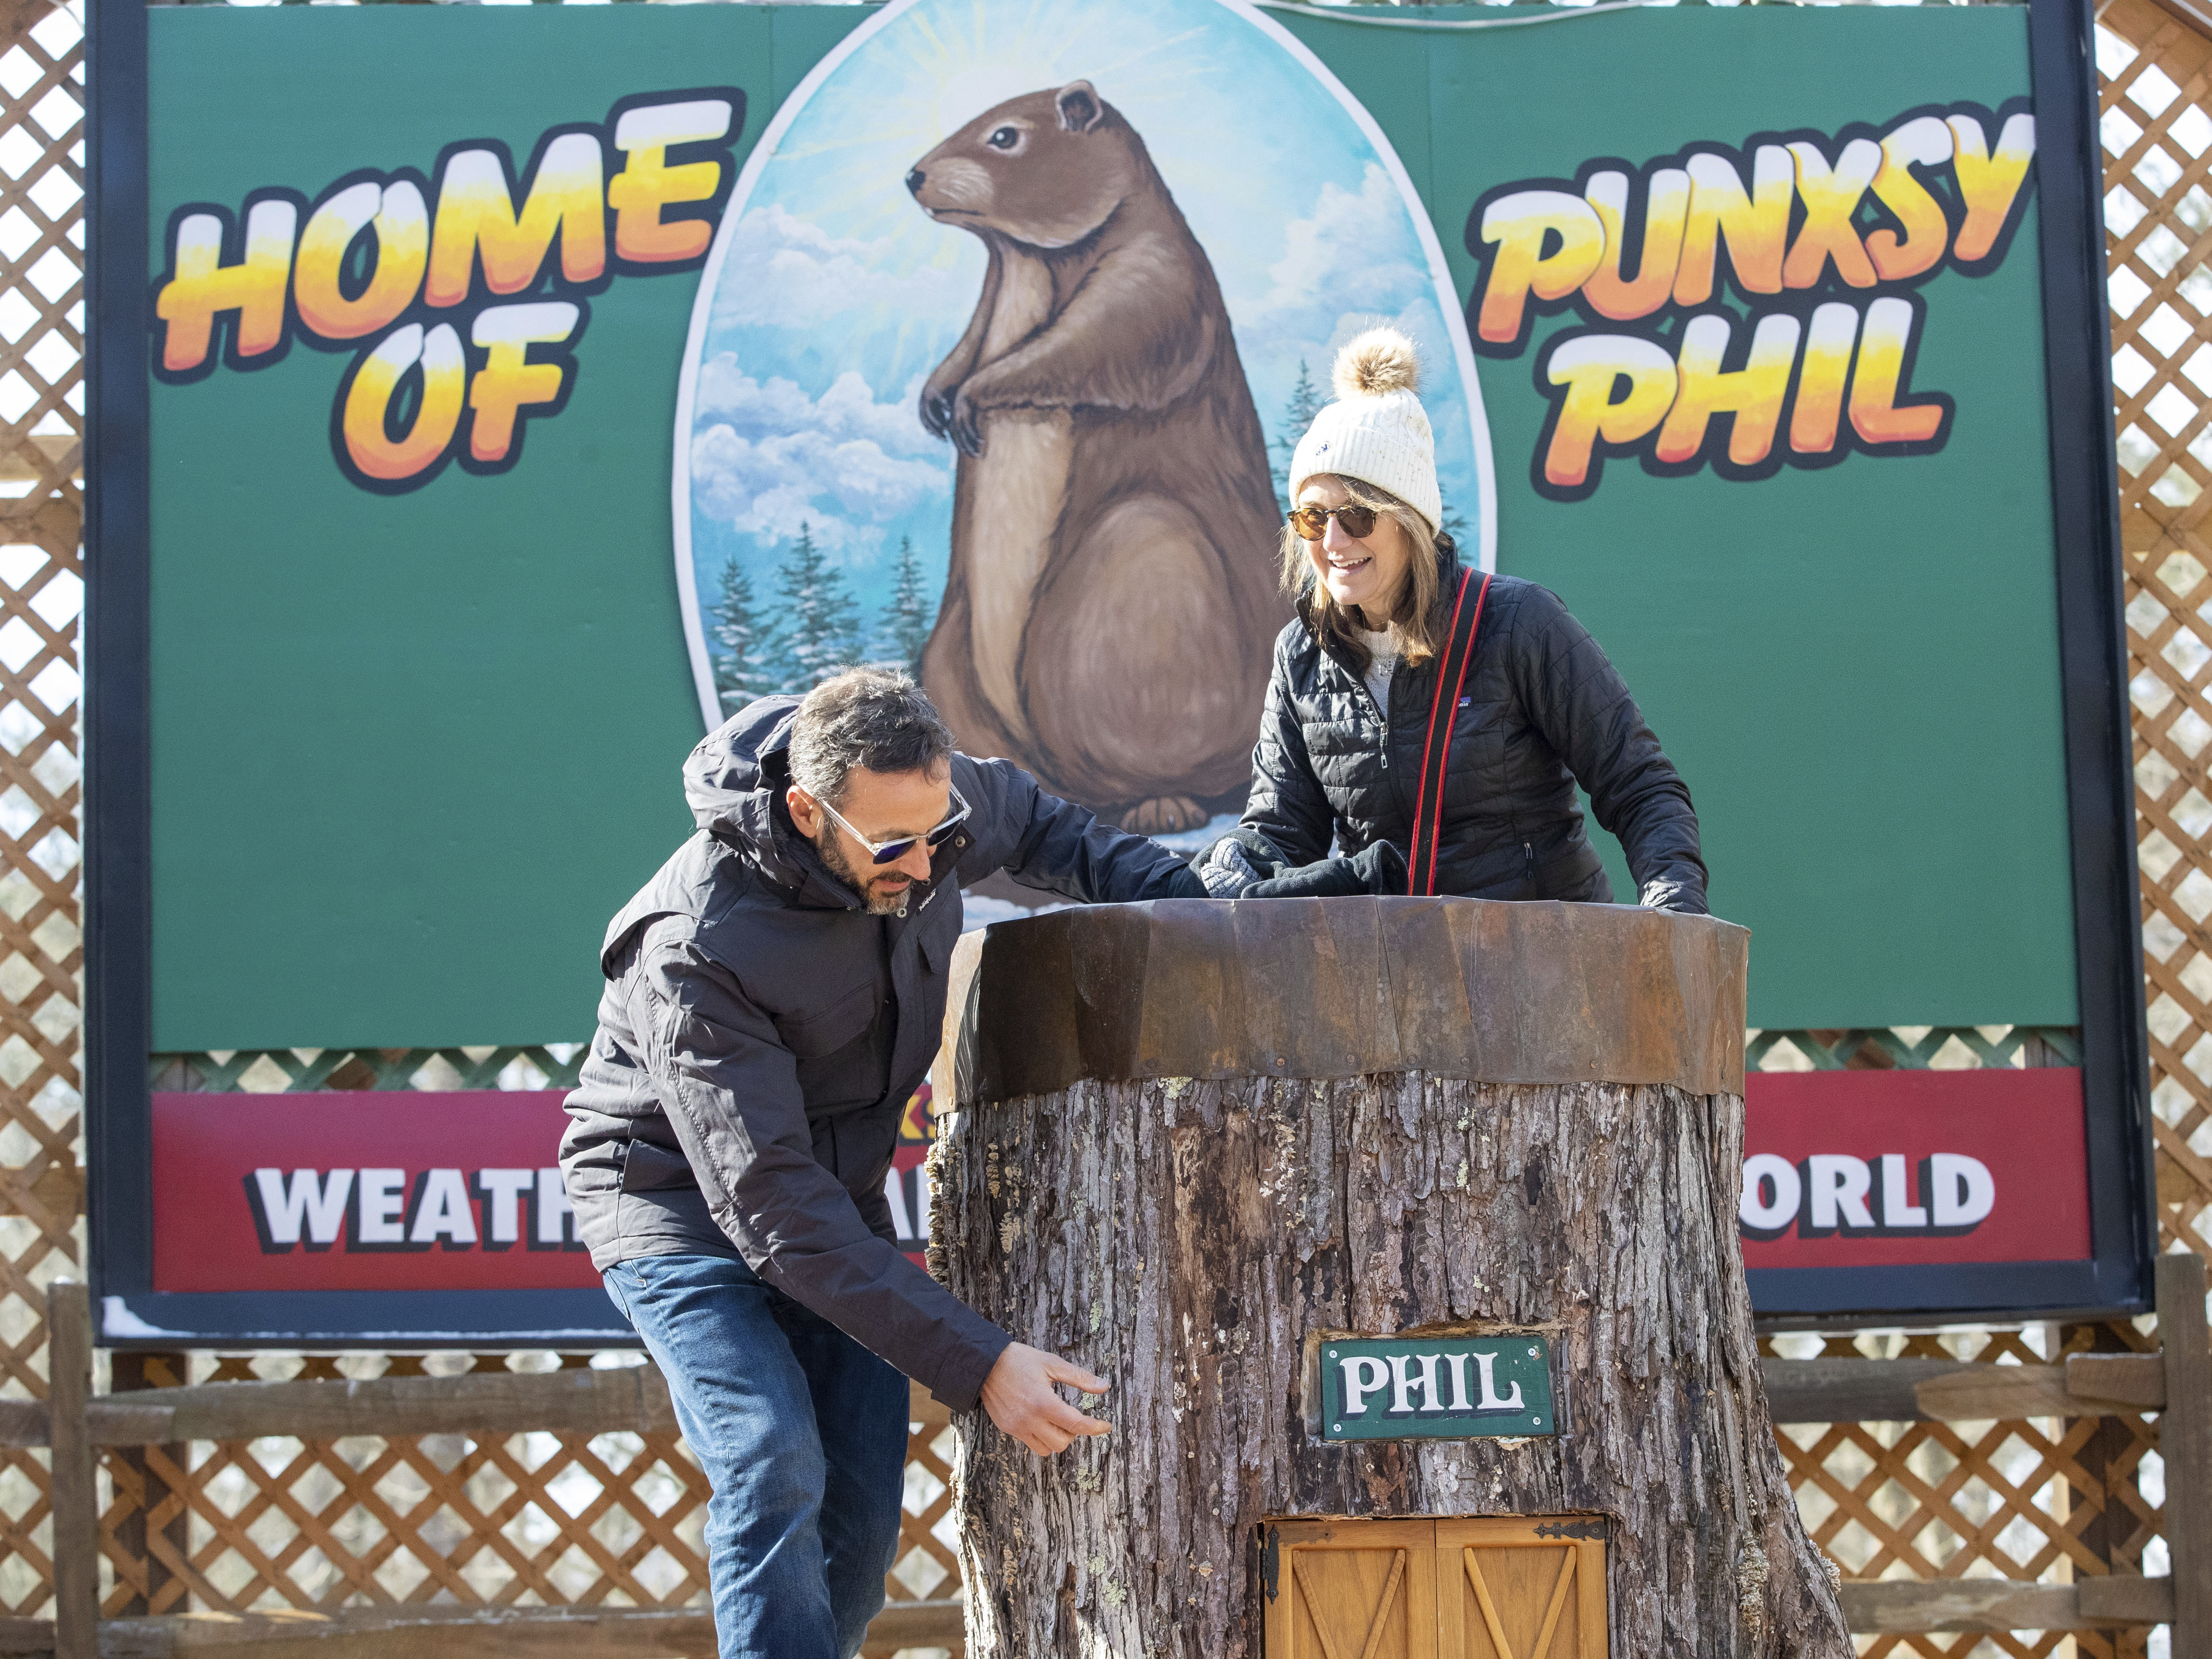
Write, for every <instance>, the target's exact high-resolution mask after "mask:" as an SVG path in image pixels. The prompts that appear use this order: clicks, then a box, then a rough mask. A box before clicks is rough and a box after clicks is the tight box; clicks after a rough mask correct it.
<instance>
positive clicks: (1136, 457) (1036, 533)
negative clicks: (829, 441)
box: [906, 81, 1289, 832]
mask: <svg viewBox="0 0 2212 1659" xmlns="http://www.w3.org/2000/svg"><path fill="white" fill-rule="evenodd" d="M906 182H907V188H908V189H909V190H911V191H913V192H914V196H915V200H916V201H917V202H919V203H920V204H921V207H922V209H923V210H924V211H925V212H927V214H928V215H929V216H930V217H931V218H933V219H935V220H937V221H938V222H939V223H941V224H948V225H957V226H959V227H960V228H962V229H963V230H968V231H972V232H974V233H975V234H976V235H977V236H979V237H981V239H982V241H983V245H984V246H985V247H986V248H987V249H988V250H989V252H990V264H989V267H988V269H987V271H986V273H985V275H984V277H983V291H982V295H981V298H980V299H979V300H978V301H976V305H975V316H974V317H973V318H972V319H970V320H969V325H968V331H967V332H966V333H965V334H964V335H963V336H962V337H961V340H960V343H959V344H958V345H957V346H955V347H954V348H953V349H952V354H951V356H948V357H947V358H946V359H945V361H944V362H943V363H941V364H940V365H939V367H938V369H937V372H936V373H935V374H933V375H931V376H930V377H929V382H928V384H927V386H925V387H924V388H923V391H922V398H921V419H922V422H923V424H924V425H925V426H927V428H929V430H930V431H932V432H933V433H935V434H936V435H938V436H939V437H949V438H951V441H952V442H953V443H954V445H955V446H956V447H957V448H958V450H959V459H958V462H957V477H956V482H955V486H954V490H953V507H952V559H951V570H950V572H949V574H948V577H947V580H946V583H945V600H944V604H943V606H942V608H941V610H940V611H939V617H938V623H937V627H936V630H935V631H934V632H933V633H932V634H931V635H930V638H929V645H928V648H927V651H926V652H925V653H924V654H923V657H922V680H923V684H925V685H926V686H927V689H928V691H929V695H930V696H931V697H932V699H933V700H934V701H935V702H936V704H937V707H938V708H939V710H940V711H941V712H942V713H943V714H944V715H945V719H946V720H947V721H948V722H949V723H950V724H951V727H952V731H953V733H954V735H955V736H956V737H957V739H958V741H959V743H960V746H961V747H962V748H963V750H969V752H971V753H975V754H979V755H1004V756H1006V757H1009V758H1010V759H1012V760H1015V761H1018V763H1021V764H1022V765H1024V766H1025V767H1027V768H1028V769H1030V771H1032V772H1034V773H1035V774H1036V775H1037V776H1038V778H1040V779H1041V780H1042V781H1044V783H1045V784H1046V785H1047V786H1048V787H1050V788H1052V789H1054V790H1055V791H1057V792H1059V793H1063V794H1066V795H1067V796H1068V797H1070V798H1071V799H1075V800H1079V801H1081V802H1083V803H1084V804H1085V805H1089V806H1091V807H1093V808H1096V809H1097V810H1099V811H1105V812H1109V813H1110V814H1112V815H1113V816H1115V817H1119V818H1120V819H1121V821H1122V822H1123V823H1126V824H1127V825H1128V826H1129V827H1130V828H1131V829H1138V830H1140V831H1146V832H1165V831H1170V830H1175V829H1193V828H1196V827H1197V826H1198V825H1199V824H1200V823H1204V822H1205V813H1204V811H1202V810H1201V808H1200V801H1203V800H1206V799H1216V800H1218V799H1219V798H1221V797H1223V796H1231V795H1235V794H1237V793H1239V792H1241V791H1242V790H1243V787H1244V786H1245V785H1246V783H1247V782H1248V781H1249V775H1250V769H1251V753H1252V742H1253V738H1254V736H1255V733H1256V732H1257V731H1258V730H1259V721H1260V704H1261V697H1262V696H1263V694H1264V693H1265V691H1266V689H1267V663H1268V653H1269V650H1270V647H1272V644H1273V639H1274V636H1275V634H1276V632H1277V630H1278V629H1280V627H1281V626H1282V623H1283V621H1284V618H1285V617H1286V616H1287V615H1288V614H1289V612H1288V608H1287V605H1285V601H1284V600H1283V599H1281V598H1280V597H1279V594H1278V592H1277V589H1276V581H1275V555H1274V544H1275V532H1274V524H1275V520H1276V517H1277V507H1276V503H1275V499H1274V488H1273V481H1272V479H1271V477H1270V476H1269V474H1268V470H1267V443H1266V439H1265V437H1264V436H1263V435H1262V434H1261V429H1260V417H1259V415H1258V414H1257V412H1256V411H1255V410H1254V409H1253V406H1252V393H1251V391H1250V388H1249V387H1248V386H1246V385H1245V381H1244V369H1243V364H1242V363H1240V362H1238V361H1237V344H1236V342H1235V340H1234V339H1233V338H1232V337H1231V334H1230V325H1229V313H1228V311H1227V309H1226V307H1224V306H1223V304H1222V301H1221V289H1220V286H1219V284H1218V283H1216V282H1215V280H1214V276H1213V267H1212V264H1209V263H1208V262H1207V260H1206V252H1205V250H1204V249H1202V248H1201V247H1200V246H1199V245H1198V239H1197V238H1196V237H1194V236H1193V235H1192V234H1191V232H1190V227H1189V226H1188V225H1187V224H1185V223H1184V222H1183V216H1182V213H1181V212H1180V211H1178V210H1177V209H1176V204H1175V199H1174V197H1171V196H1170V194H1169V193H1168V187H1167V185H1166V184H1165V183H1164V182H1163V181H1162V179H1161V178H1160V175H1159V173H1158V171H1157V170H1156V169H1155V168H1154V167H1153V166H1152V157H1151V155H1149V154H1147V153H1146V149H1145V143H1144V140H1143V139H1141V138H1139V137H1138V136H1137V134H1136V132H1135V131H1134V130H1133V129H1132V128H1131V127H1130V125H1129V124H1128V123H1127V121H1125V120H1123V119H1122V118H1121V115H1120V113H1119V112H1117V111H1115V108H1114V106H1112V105H1110V104H1109V103H1107V102H1106V101H1105V100H1103V99H1102V98H1100V97H1099V95H1098V94H1097V92H1096V91H1095V90H1094V89H1093V88H1092V87H1091V83H1090V82H1087V81H1075V82H1070V83H1069V84H1068V85H1066V86H1064V87H1062V88H1060V89H1059V90H1058V91H1046V92H1033V93H1030V94H1027V95H1025V96H1024V97H1020V98H1015V99H1012V100H1008V101H1007V102H1006V103H1003V104H1000V106H998V107H997V108H995V109H993V110H991V111H989V112H987V113H985V114H983V115H981V116H979V117H977V118H975V120H973V121H970V122H969V124H968V125H966V126H964V127H963V128H962V129H961V130H960V131H958V132H956V133H954V134H953V135H952V137H950V138H948V139H946V140H945V142H944V143H941V144H939V146H938V147H937V148H936V149H933V150H932V151H930V153H929V154H928V155H925V156H923V157H922V158H921V161H920V162H919V163H918V164H917V165H916V166H915V169H914V171H913V172H911V173H908V174H907V179H906Z"/></svg>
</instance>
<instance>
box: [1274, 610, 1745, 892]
mask: <svg viewBox="0 0 2212 1659" xmlns="http://www.w3.org/2000/svg"><path fill="white" fill-rule="evenodd" d="M1454 580H1456V573H1450V574H1448V575H1447V578H1446V580H1445V583H1444V592H1446V593H1447V594H1449V592H1451V591H1452V583H1453V581H1454ZM1474 580H1476V581H1478V582H1479V581H1480V580H1481V577H1480V575H1477V576H1475V577H1474ZM1472 598H1473V595H1472V593H1470V595H1469V599H1470V600H1471V599H1472ZM1306 615H1307V608H1306V606H1305V605H1304V604H1303V603H1302V604H1301V605H1300V606H1299V620H1297V621H1296V622H1293V623H1290V624H1289V625H1288V626H1287V627H1285V629H1283V632H1282V635H1281V636H1280V637H1279V638H1278V639H1277V640H1276V641H1275V665H1274V671H1273V675H1272V677H1271V678H1269V680H1268V684H1267V709H1266V712H1265V714H1262V716H1261V724H1260V741H1259V744H1258V745H1257V746H1256V747H1255V749H1254V750H1253V751H1252V795H1251V799H1250V802H1249V805H1247V806H1246V807H1245V809H1244V818H1243V823H1244V826H1245V827H1247V828H1249V829H1257V830H1258V831H1260V833H1261V834H1262V835H1264V836H1267V839H1268V840H1269V841H1271V842H1273V843H1274V844H1275V845H1276V846H1277V847H1279V848H1281V849H1282V850H1283V852H1284V854H1285V855H1286V861H1287V862H1289V863H1291V864H1304V863H1310V862H1311V861H1313V860H1316V859H1322V858H1325V857H1327V856H1328V852H1329V843H1330V842H1331V840H1332V838H1334V840H1335V841H1336V842H1338V843H1339V844H1340V846H1341V848H1342V849H1343V850H1344V851H1345V852H1346V853H1357V852H1358V851H1360V850H1361V849H1362V848H1365V847H1367V846H1369V845H1370V844H1372V843H1373V842H1376V841H1389V842H1394V843H1395V844H1396V845H1397V847H1398V848H1401V850H1404V849H1407V848H1410V847H1411V845H1412V842H1413V805H1414V799H1413V798H1414V794H1415V792H1416V791H1417V790H1418V789H1419V784H1420V766H1421V745H1422V742H1423V740H1424V738H1425V736H1426V734H1427V731H1428V723H1429V711H1430V707H1431V701H1432V699H1433V697H1434V696H1435V692H1436V676H1437V659H1433V658H1432V659H1430V660H1429V661H1428V662H1425V663H1424V664H1422V665H1420V666H1419V667H1418V668H1412V667H1408V666H1407V665H1406V664H1405V663H1403V662H1402V661H1401V663H1400V664H1399V665H1398V668H1397V671H1396V672H1395V674H1394V675H1393V676H1392V677H1391V680H1390V698H1389V704H1390V715H1389V724H1388V729H1387V731H1386V729H1385V726H1384V722H1383V718H1382V716H1381V714H1380V713H1379V712H1378V711H1377V709H1376V706H1375V699H1374V696H1372V694H1371V693H1370V692H1369V690H1368V689H1367V686H1366V684H1365V683H1364V681H1363V680H1362V679H1361V678H1360V676H1359V674H1358V671H1357V670H1356V669H1355V668H1354V667H1353V665H1352V662H1351V661H1350V660H1349V659H1347V658H1346V657H1343V656H1340V655H1338V654H1337V653H1334V652H1332V651H1328V650H1325V649H1323V647H1322V645H1321V644H1320V642H1319V641H1317V640H1316V637H1315V635H1314V632H1313V630H1312V629H1311V628H1310V625H1309V624H1308V623H1307V621H1306V620H1305V617H1306ZM1577 782H1579V783H1580V784H1581V785H1582V787H1583V788H1584V789H1586V790H1588V791H1589V797H1590V805H1592V806H1593V807H1594V808H1595V810H1596V812H1597V821H1598V823H1601V824H1602V825H1603V826H1604V827H1605V828H1606V829H1608V830H1610V831H1612V832H1613V834H1614V835H1615V836H1619V837H1620V843H1621V846H1622V848H1623V849H1624V850H1625V851H1626V853H1627V854H1628V867H1629V871H1630V873H1631V874H1632V875H1633V876H1634V877H1635V878H1636V884H1637V887H1638V896H1639V897H1640V899H1641V901H1642V902H1644V903H1645V904H1648V905H1651V906H1654V907H1656V908H1663V909H1670V910H1685V911H1691V912H1694V913H1697V914H1699V915H1702V914H1704V913H1705V863H1704V860H1702V859H1700V858H1699V854H1698V817H1697V814H1696V812H1695V811H1692V809H1691V806H1690V792H1689V790H1688V789H1687V788H1686V787H1685V786H1684V784H1683V782H1682V780H1681V777H1680V775H1679V774H1678V773H1677V772H1676V771H1675V770H1674V766H1673V764H1672V763H1670V762H1669V761H1668V758H1667V757H1666V756H1665V754H1663V753H1662V751H1661V750H1660V748H1659V740H1658V738H1656V737H1654V736H1653V735H1652V734H1651V728H1650V726H1646V725H1645V724H1644V716H1643V714H1642V713H1641V711H1639V710H1638V708H1637V707H1636V700H1635V699H1634V698H1633V697H1632V696H1629V695H1628V688H1627V686H1626V685H1625V684H1622V682H1621V678H1620V675H1619V674H1618V673H1617V672H1615V671H1614V670H1613V665H1612V663H1610V662H1608V661H1607V659H1606V655H1605V653H1604V652H1603V651H1601V650H1600V649H1599V648H1598V644H1597V641H1595V640H1594V639H1592V638H1591V637H1590V636H1589V631H1588V630H1587V629H1584V628H1583V625H1582V624H1581V623H1578V622H1577V621H1576V620H1575V619H1574V617H1571V615H1569V614H1568V612H1567V608H1566V606H1565V605H1562V604H1561V603H1560V602H1559V596H1558V595H1557V594H1554V593H1553V592H1550V591H1549V590H1548V589H1546V588H1542V587H1539V586H1537V585H1536V584H1535V583H1534V582H1530V581H1523V580H1521V579H1519V578H1518V577H1515V576H1498V577H1497V578H1495V579H1494V580H1492V582H1491V585H1490V593H1489V597H1488V599H1487V600H1486V602H1485V604H1484V606H1483V612H1482V626H1481V629H1480V632H1479V633H1478V634H1477V635H1476V638H1475V646H1474V664H1473V665H1472V667H1470V668H1469V670H1468V676H1467V683H1466V685H1465V687H1464V688H1463V689H1462V692H1461V695H1460V706H1459V710H1458V719H1457V720H1456V722H1455V724H1454V726H1453V728H1452V744H1451V760H1450V764H1449V770H1448V771H1447V772H1446V774H1445V779H1444V800H1443V835H1442V838H1441V839H1442V842H1443V847H1442V853H1441V856H1440V858H1439V860H1438V863H1437V890H1438V891H1439V892H1445V893H1457V894H1463V895H1466V896H1469V897H1472V898H1487V899H1571V900H1581V901H1585V902H1596V903H1607V902H1611V901H1612V898H1613V886H1612V884H1611V883H1610V882H1609V881H1607V879H1606V874H1605V867H1604V866H1603V865H1601V863H1600V862H1599V861H1598V856H1597V854H1596V852H1595V849H1593V848H1591V846H1590V844H1589V838H1588V837H1587V836H1584V835H1583V815H1582V809H1581V807H1580V806H1579V805H1577V803H1576V799H1575V785H1576V784H1577Z"/></svg>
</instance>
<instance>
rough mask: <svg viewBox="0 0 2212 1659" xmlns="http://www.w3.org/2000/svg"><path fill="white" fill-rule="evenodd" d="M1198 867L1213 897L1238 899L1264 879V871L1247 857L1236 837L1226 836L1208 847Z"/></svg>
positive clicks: (1201, 877) (1200, 876)
mask: <svg viewBox="0 0 2212 1659" xmlns="http://www.w3.org/2000/svg"><path fill="white" fill-rule="evenodd" d="M1195 867H1196V869H1197V871H1198V878H1199V879H1200V881H1202V882H1204V883H1205V884H1206V893H1207V895H1208V896H1211V897H1213V898H1235V897H1237V896H1238V895H1239V894H1240V893H1242V892H1243V890H1245V889H1246V888H1247V887H1249V886H1251V885H1252V884H1253V883H1255V882H1256V881H1258V880H1259V879H1260V872H1258V871H1257V870H1255V869H1254V868H1253V867H1252V860H1249V859H1248V858H1246V857H1245V856H1244V849H1243V847H1241V846H1239V845H1238V844H1237V838H1236V836H1223V837H1222V838H1221V839H1220V840H1219V841H1217V842H1214V843H1213V845H1212V846H1211V847H1209V848H1206V851H1205V853H1204V854H1201V855H1200V860H1199V863H1198V864H1197V866H1195Z"/></svg>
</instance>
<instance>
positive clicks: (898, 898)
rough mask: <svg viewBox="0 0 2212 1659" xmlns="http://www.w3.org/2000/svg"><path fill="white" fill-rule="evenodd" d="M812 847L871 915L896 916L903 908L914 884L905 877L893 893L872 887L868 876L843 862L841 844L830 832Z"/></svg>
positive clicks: (834, 834) (843, 848)
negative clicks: (858, 896) (856, 894)
mask: <svg viewBox="0 0 2212 1659" xmlns="http://www.w3.org/2000/svg"><path fill="white" fill-rule="evenodd" d="M815 850H816V851H817V852H818V853H820V854H822V862H823V863H824V864H826V865H828V866H829V873H830V874H831V875H833V876H835V877H836V878H837V879H838V880H840V881H842V882H843V883H844V884H846V885H847V886H848V887H849V888H851V889H852V890H854V892H856V893H858V894H859V895H860V902H861V903H863V904H865V905H866V906H867V908H868V914H869V915H872V916H895V915H897V914H898V913H899V912H900V911H901V910H902V909H904V908H906V902H907V900H908V897H909V896H911V895H912V894H913V892H914V890H915V886H916V885H917V884H916V883H915V880H914V879H913V878H911V877H908V878H907V880H906V881H905V882H904V883H902V884H901V885H900V887H899V889H898V890H897V891H896V892H888V893H887V892H883V891H880V890H871V889H870V887H869V885H868V883H869V878H868V877H867V876H866V875H864V874H863V873H861V872H860V871H858V870H856V869H854V867H853V866H852V865H851V864H850V863H849V862H848V861H847V860H846V857H845V846H844V843H843V842H842V841H840V840H839V839H838V838H837V836H836V833H835V832H834V831H832V832H831V833H830V834H829V835H827V836H823V839H822V840H820V841H818V842H816V843H815ZM872 867H873V866H871V868H872Z"/></svg>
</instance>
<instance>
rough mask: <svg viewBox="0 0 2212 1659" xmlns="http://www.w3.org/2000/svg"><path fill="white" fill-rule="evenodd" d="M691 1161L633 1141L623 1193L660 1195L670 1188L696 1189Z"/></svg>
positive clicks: (645, 1142)
mask: <svg viewBox="0 0 2212 1659" xmlns="http://www.w3.org/2000/svg"><path fill="white" fill-rule="evenodd" d="M693 1185H696V1179H695V1177H694V1176H692V1174H691V1160H690V1159H689V1158H685V1157H684V1154H683V1153H681V1152H671V1151H669V1150H668V1148H667V1147H665V1146H654V1145H653V1142H651V1141H649V1140H633V1141H631V1142H630V1143H629V1150H628V1152H626V1153H625V1154H624V1155H623V1170H622V1189H623V1191H624V1192H626V1193H651V1192H659V1191H660V1190H661V1189H662V1188H668V1187H690V1186H693Z"/></svg>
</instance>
